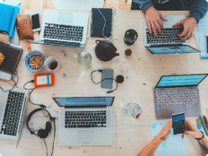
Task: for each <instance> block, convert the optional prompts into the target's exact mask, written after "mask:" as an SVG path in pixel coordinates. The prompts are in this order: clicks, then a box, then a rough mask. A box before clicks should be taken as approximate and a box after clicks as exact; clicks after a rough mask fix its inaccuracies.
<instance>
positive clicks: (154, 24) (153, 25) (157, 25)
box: [145, 6, 167, 36]
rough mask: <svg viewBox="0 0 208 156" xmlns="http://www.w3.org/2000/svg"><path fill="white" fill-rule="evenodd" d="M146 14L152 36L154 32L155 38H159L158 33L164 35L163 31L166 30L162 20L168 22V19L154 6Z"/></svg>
mask: <svg viewBox="0 0 208 156" xmlns="http://www.w3.org/2000/svg"><path fill="white" fill-rule="evenodd" d="M145 14H146V21H147V25H148V29H149V32H150V34H152V31H153V33H154V35H155V36H157V31H158V32H159V33H160V34H162V31H161V29H164V27H163V24H162V21H161V20H163V21H167V19H166V18H165V17H164V16H163V15H162V14H161V13H160V12H159V11H157V10H156V9H155V8H154V7H153V6H151V7H149V8H148V9H147V10H146V12H145Z"/></svg>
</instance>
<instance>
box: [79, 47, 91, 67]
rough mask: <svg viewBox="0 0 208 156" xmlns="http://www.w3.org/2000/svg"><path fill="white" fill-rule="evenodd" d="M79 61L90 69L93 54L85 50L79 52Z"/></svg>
mask: <svg viewBox="0 0 208 156" xmlns="http://www.w3.org/2000/svg"><path fill="white" fill-rule="evenodd" d="M77 61H78V63H79V64H80V65H81V67H82V68H83V69H89V68H90V67H91V62H92V56H91V54H90V53H88V52H86V51H83V52H81V53H79V54H78V56H77Z"/></svg>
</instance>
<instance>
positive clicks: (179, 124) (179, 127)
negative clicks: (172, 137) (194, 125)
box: [172, 113, 185, 134]
mask: <svg viewBox="0 0 208 156" xmlns="http://www.w3.org/2000/svg"><path fill="white" fill-rule="evenodd" d="M172 122H173V133H174V134H179V133H183V132H184V131H185V113H179V114H173V115H172Z"/></svg>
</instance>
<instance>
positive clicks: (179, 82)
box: [157, 74, 207, 87]
mask: <svg viewBox="0 0 208 156" xmlns="http://www.w3.org/2000/svg"><path fill="white" fill-rule="evenodd" d="M206 76H207V75H206V74H202V75H174V76H163V77H162V78H161V79H160V82H159V83H158V84H157V87H166V86H192V85H198V84H199V83H200V82H201V81H202V80H203V79H204V78H205V77H206Z"/></svg>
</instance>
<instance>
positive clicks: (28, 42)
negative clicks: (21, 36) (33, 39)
mask: <svg viewBox="0 0 208 156" xmlns="http://www.w3.org/2000/svg"><path fill="white" fill-rule="evenodd" d="M26 45H27V49H28V50H29V52H30V51H32V48H31V45H30V41H29V40H27V41H26Z"/></svg>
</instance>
